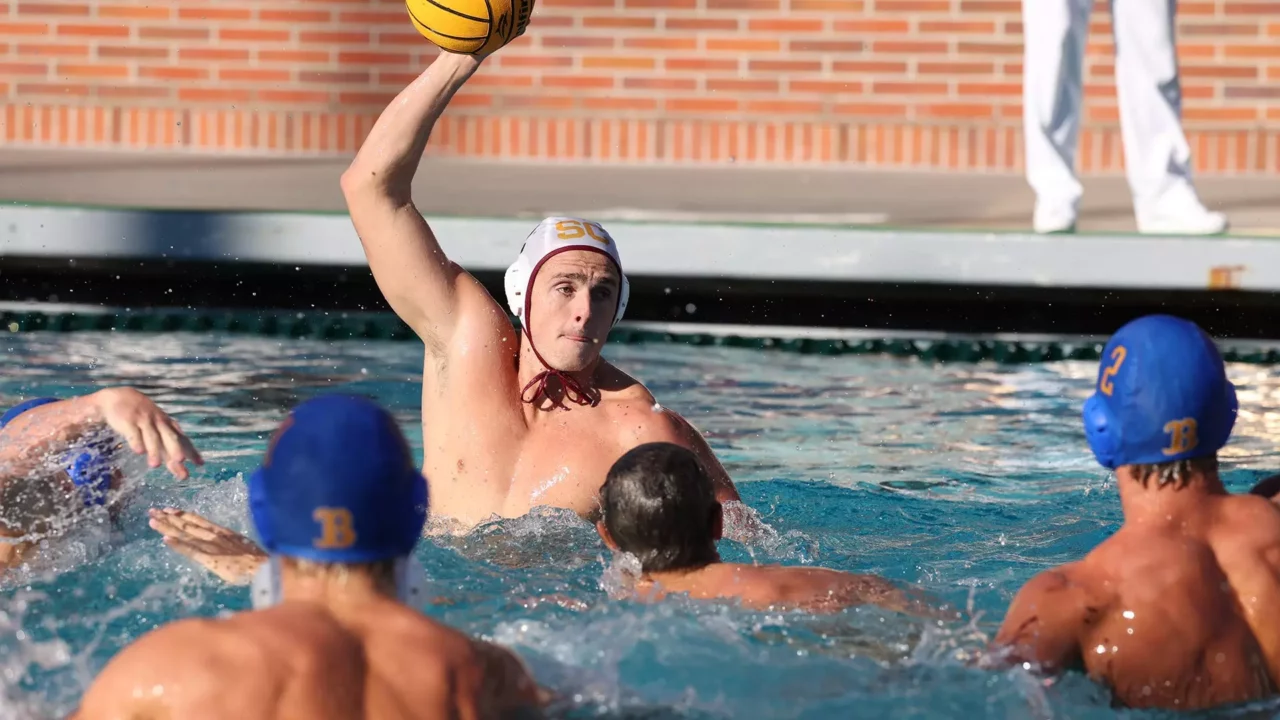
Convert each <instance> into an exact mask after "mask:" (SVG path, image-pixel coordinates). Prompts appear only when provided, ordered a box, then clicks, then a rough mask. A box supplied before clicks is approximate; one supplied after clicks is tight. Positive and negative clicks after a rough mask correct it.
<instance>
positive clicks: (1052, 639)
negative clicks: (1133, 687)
mask: <svg viewBox="0 0 1280 720" xmlns="http://www.w3.org/2000/svg"><path fill="white" fill-rule="evenodd" d="M1089 614H1090V608H1089V607H1088V602H1087V597H1086V593H1085V592H1084V589H1083V588H1081V587H1080V586H1078V585H1077V584H1076V583H1074V582H1073V581H1072V578H1071V570H1070V566H1063V567H1061V568H1057V569H1054V570H1047V571H1045V572H1042V573H1040V574H1039V575H1037V576H1035V577H1034V578H1032V579H1031V580H1030V581H1028V582H1027V584H1026V585H1024V586H1023V587H1022V589H1021V590H1019V591H1018V594H1017V595H1016V596H1014V598H1013V603H1012V604H1011V605H1010V606H1009V611H1008V613H1007V614H1006V615H1005V619H1004V623H1003V624H1002V625H1001V627H1000V631H999V632H998V633H997V634H996V638H995V643H994V645H995V651H994V652H993V653H991V655H990V656H989V657H988V658H987V660H988V661H992V660H994V661H995V662H998V663H1000V664H1004V665H1014V664H1019V663H1030V664H1032V665H1034V666H1036V667H1037V668H1038V669H1039V670H1041V671H1044V672H1046V673H1051V674H1052V673H1057V672H1061V671H1063V670H1070V669H1073V668H1078V667H1080V666H1081V665H1082V662H1083V658H1082V657H1081V655H1080V639H1081V637H1082V636H1083V634H1084V629H1085V622H1086V617H1087V616H1088V615H1089ZM997 658H998V660H997Z"/></svg>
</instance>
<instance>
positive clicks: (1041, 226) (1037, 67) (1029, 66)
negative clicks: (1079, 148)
mask: <svg viewBox="0 0 1280 720" xmlns="http://www.w3.org/2000/svg"><path fill="white" fill-rule="evenodd" d="M1092 5H1093V0H1022V36H1023V63H1022V121H1023V123H1022V124H1023V137H1024V139H1025V142H1026V166H1027V182H1028V183H1029V184H1030V185H1031V189H1032V190H1034V191H1035V193H1036V209H1035V215H1034V217H1033V224H1034V226H1035V230H1036V232H1042V233H1044V232H1070V231H1072V230H1074V229H1075V223H1076V207H1077V205H1078V204H1079V202H1080V194H1081V192H1082V188H1081V187H1080V181H1079V180H1078V179H1077V178H1076V173H1075V159H1076V143H1077V139H1078V138H1079V135H1080V106H1081V100H1082V96H1083V92H1084V90H1083V87H1084V86H1083V78H1082V75H1081V72H1082V66H1083V61H1084V47H1085V38H1086V37H1087V36H1088V34H1089V11H1090V10H1091V9H1092Z"/></svg>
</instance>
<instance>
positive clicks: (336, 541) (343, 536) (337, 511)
mask: <svg viewBox="0 0 1280 720" xmlns="http://www.w3.org/2000/svg"><path fill="white" fill-rule="evenodd" d="M311 517H312V518H313V519H314V520H315V521H316V522H318V523H320V537H318V538H316V539H315V540H313V541H312V542H311V544H312V545H313V546H315V547H317V548H319V549H321V550H346V549H347V548H349V547H351V546H352V545H355V544H356V527H355V518H354V517H352V515H351V511H350V510H348V509H346V508H341V507H322V508H316V511H315V512H313V513H311Z"/></svg>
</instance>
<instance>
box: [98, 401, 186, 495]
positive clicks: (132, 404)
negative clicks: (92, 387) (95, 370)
mask: <svg viewBox="0 0 1280 720" xmlns="http://www.w3.org/2000/svg"><path fill="white" fill-rule="evenodd" d="M93 400H94V403H95V404H96V405H97V407H98V410H99V412H101V413H102V419H103V421H104V422H105V423H106V424H107V425H108V426H110V427H111V429H112V430H115V431H116V432H117V433H119V434H120V436H121V437H123V438H124V439H125V441H126V442H128V443H129V449H130V450H132V451H133V452H135V453H138V454H142V453H146V455H147V464H148V465H150V466H151V467H153V468H158V467H160V465H161V464H163V465H164V466H165V467H166V468H167V469H168V470H169V472H170V473H172V474H173V476H174V477H176V478H178V479H179V480H186V479H187V478H188V477H190V474H189V473H188V472H187V466H186V463H187V462H194V463H195V464H196V465H204V458H202V457H200V453H199V452H197V451H196V449H195V446H193V445H192V444H191V440H190V439H189V438H188V437H187V436H186V435H185V434H184V433H183V432H182V430H181V429H180V428H179V427H178V422H177V421H176V420H174V419H173V418H171V417H169V416H168V415H167V414H166V413H165V412H164V411H163V410H161V409H160V407H159V406H158V405H156V404H155V403H154V402H152V400H151V398H148V397H147V396H146V395H143V394H142V393H140V392H138V391H137V390H134V389H133V388H126V387H119V388H108V389H106V390H100V391H98V392H97V393H94V396H93Z"/></svg>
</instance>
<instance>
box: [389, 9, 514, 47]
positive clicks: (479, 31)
mask: <svg viewBox="0 0 1280 720" xmlns="http://www.w3.org/2000/svg"><path fill="white" fill-rule="evenodd" d="M533 3H534V0H405V3H404V4H405V8H406V9H407V10H408V11H409V20H410V21H411V22H412V23H413V26H414V27H415V28H417V30H418V32H419V33H421V34H422V36H423V37H425V38H426V39H428V40H430V41H431V42H432V43H434V44H435V45H437V46H439V47H440V48H441V49H443V50H448V51H449V52H455V53H462V54H465V55H488V54H489V53H491V52H494V51H496V50H498V49H499V48H501V47H502V46H503V45H506V44H507V43H509V42H511V41H512V40H515V39H516V38H518V37H520V36H521V35H522V34H524V30H525V28H526V27H528V26H529V16H530V15H531V14H532V13H533Z"/></svg>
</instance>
